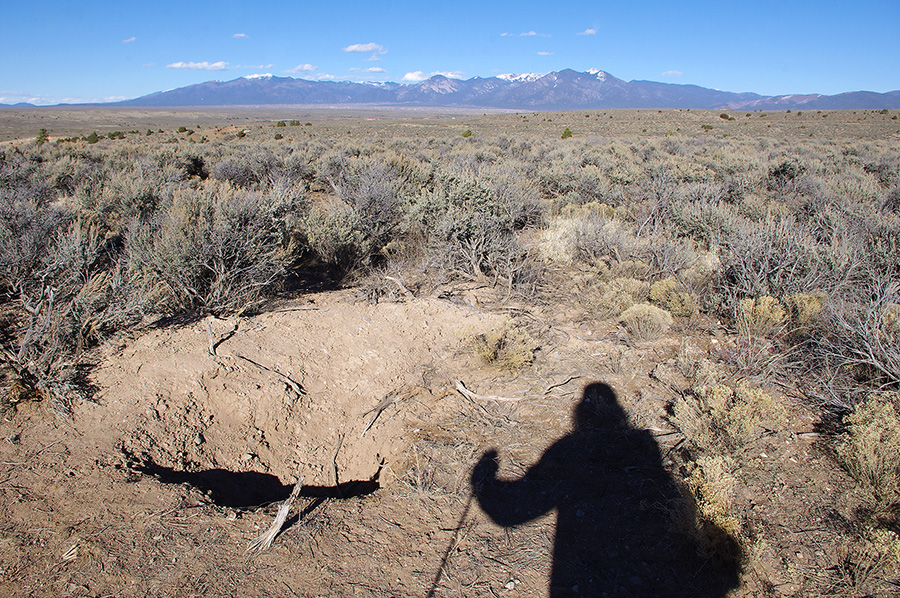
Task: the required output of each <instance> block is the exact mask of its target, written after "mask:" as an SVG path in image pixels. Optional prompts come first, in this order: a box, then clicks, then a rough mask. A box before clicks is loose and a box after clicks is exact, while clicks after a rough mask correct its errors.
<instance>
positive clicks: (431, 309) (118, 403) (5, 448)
mask: <svg viewBox="0 0 900 598" xmlns="http://www.w3.org/2000/svg"><path fill="white" fill-rule="evenodd" d="M513 316H514V319H513V322H514V323H515V325H516V326H521V327H523V328H525V329H527V330H528V331H529V333H530V334H531V335H532V336H534V337H535V338H537V339H538V340H539V342H540V344H541V349H540V351H539V353H538V357H537V360H536V362H535V364H534V365H533V366H531V367H529V368H526V369H523V370H520V371H518V372H510V371H503V370H498V369H496V368H494V367H491V366H486V365H484V364H483V363H481V362H480V361H478V360H477V359H476V358H475V357H474V356H473V354H472V352H471V350H469V349H468V347H467V346H466V344H465V343H464V342H463V340H462V336H463V332H465V331H472V330H482V329H483V330H486V329H487V328H489V327H490V326H492V325H495V324H497V323H500V322H502V321H504V320H506V319H508V318H510V317H513ZM691 329H692V330H704V329H705V330H706V333H704V335H703V336H702V337H692V336H681V335H680V333H679V332H678V331H675V332H673V335H672V336H670V337H667V338H663V339H660V340H658V341H653V342H645V343H634V342H631V341H630V340H629V339H628V338H627V336H626V335H624V333H623V331H621V330H618V329H616V328H614V327H610V326H609V325H608V324H607V325H601V324H597V323H596V322H592V321H582V320H581V319H580V318H579V314H578V312H577V310H576V308H574V307H566V305H565V302H563V303H562V304H561V305H557V306H556V307H554V308H553V309H552V310H549V309H548V310H546V311H545V310H542V309H539V308H530V309H511V306H508V305H501V304H500V303H499V302H498V301H497V298H496V297H494V296H493V293H492V290H491V289H489V288H483V287H477V286H473V285H469V286H467V287H457V288H454V289H443V290H442V291H441V293H440V294H439V295H438V294H435V295H433V296H429V297H419V298H415V299H411V300H408V301H406V302H402V303H390V302H388V303H379V304H374V305H373V304H370V303H361V302H357V301H356V300H355V296H354V294H353V291H352V290H348V291H338V292H325V293H317V294H314V295H309V296H307V297H305V298H304V299H302V300H296V301H294V302H291V303H287V304H284V305H282V306H281V307H280V308H278V309H277V310H274V311H271V312H269V313H265V314H262V315H258V316H254V317H244V318H233V319H228V320H218V319H212V318H210V319H206V320H199V321H195V322H189V323H182V324H179V325H158V326H155V327H150V328H148V329H145V330H142V331H139V332H135V333H133V334H131V335H130V336H128V337H123V338H119V339H117V340H115V341H114V342H110V343H108V344H107V345H106V346H105V347H104V348H103V355H102V361H100V363H99V365H98V367H96V369H95V370H94V371H93V374H92V381H93V383H94V384H95V385H96V388H97V393H96V402H94V403H82V404H79V405H77V406H76V409H75V413H74V417H73V418H72V419H71V420H60V419H56V418H54V417H53V416H52V415H50V414H49V413H48V412H46V410H45V409H44V407H43V406H42V405H40V404H26V405H22V406H20V408H19V409H18V411H17V412H11V413H8V414H7V415H6V417H5V419H4V420H3V421H2V422H0V438H2V440H0V497H2V501H3V503H2V504H3V510H2V513H0V562H2V567H0V594H2V595H5V596H159V595H171V596H207V595H209V596H215V595H245V596H500V595H504V596H539V595H545V594H546V592H547V588H548V586H549V585H550V579H551V569H553V571H554V573H553V575H554V578H556V579H559V578H560V577H559V569H558V567H559V566H560V565H561V561H560V556H559V555H560V553H559V550H560V547H561V544H560V542H562V541H563V538H562V537H561V536H562V533H563V532H562V531H559V530H557V527H556V525H557V514H558V515H559V517H560V518H562V517H563V513H565V512H569V511H571V512H572V513H574V514H575V515H574V516H577V517H584V519H583V520H582V519H579V520H578V521H584V522H585V525H587V526H589V527H590V526H601V527H602V526H607V527H602V529H606V530H607V532H604V538H605V539H597V538H592V539H590V540H586V539H584V538H580V539H579V538H576V539H574V540H572V542H574V544H573V546H574V549H575V550H576V552H579V551H584V552H585V554H598V552H599V551H600V550H601V548H602V550H603V551H604V552H603V556H604V558H606V559H608V561H609V562H611V563H614V564H615V569H614V570H613V568H609V570H608V571H607V569H604V571H605V573H604V575H605V577H602V579H601V580H600V581H599V582H597V583H600V584H601V586H600V587H602V588H603V592H602V594H601V593H600V592H599V591H596V592H595V591H594V590H590V591H588V590H585V591H582V593H581V594H573V595H609V596H617V595H659V594H658V593H657V592H658V590H659V588H660V587H667V588H669V590H668V591H667V593H668V595H685V596H689V595H708V596H720V595H724V593H725V590H726V589H727V588H728V587H729V586H733V585H735V584H736V583H737V579H738V575H739V578H740V586H739V587H737V588H734V589H732V591H731V593H730V594H729V595H734V596H756V595H764V594H771V595H803V594H805V595H810V594H815V593H819V592H820V591H821V589H822V588H823V587H827V584H828V583H830V582H829V579H830V578H829V575H830V574H829V572H828V571H829V569H828V568H829V567H833V566H836V565H837V564H839V562H840V551H839V548H840V545H841V539H840V525H839V523H840V521H841V520H842V519H844V520H847V519H849V518H850V517H852V513H853V510H854V509H855V508H857V507H858V506H859V505H860V504H861V503H862V497H860V496H857V495H856V494H855V493H854V492H853V491H851V490H849V488H850V487H851V484H850V483H849V481H848V480H847V478H846V477H845V476H844V475H843V474H842V473H841V472H840V471H839V470H838V469H837V468H836V467H834V466H833V465H832V464H831V463H830V462H829V461H828V459H827V458H826V457H825V456H824V454H823V453H822V452H821V451H819V450H818V449H817V448H816V446H815V444H814V443H815V435H814V434H812V432H813V426H814V424H815V420H814V419H813V418H812V416H811V415H810V414H808V413H807V412H806V411H805V410H804V409H803V408H802V407H801V406H800V405H798V404H794V403H790V406H791V409H792V412H793V415H792V419H791V423H790V426H789V427H788V428H787V429H785V430H779V431H777V432H772V433H771V434H766V435H764V436H762V437H760V438H759V439H758V441H756V442H753V443H751V444H750V445H748V447H747V449H746V450H747V451H750V452H751V453H752V458H749V459H747V462H748V463H750V464H751V466H748V467H747V468H746V471H742V472H739V474H740V475H739V477H740V479H741V480H745V482H742V484H741V486H740V496H739V498H738V500H737V505H736V511H737V512H739V513H741V514H742V515H743V516H744V517H746V520H747V521H748V522H749V525H751V526H756V529H755V530H754V533H755V537H757V538H764V539H765V541H764V542H758V543H757V544H756V545H755V546H754V547H753V550H754V551H756V553H755V554H754V555H752V556H753V558H752V559H747V560H746V562H747V563H750V564H749V565H747V566H745V567H744V570H743V572H740V573H739V572H738V571H737V570H735V569H734V568H731V569H729V565H728V563H718V562H717V561H709V560H707V559H705V558H701V557H700V556H698V553H697V552H696V550H694V548H696V547H695V546H692V545H691V542H690V541H689V540H687V539H685V537H684V536H682V535H679V532H678V530H677V529H676V527H677V526H674V525H673V524H672V521H673V513H674V510H676V507H677V504H678V499H677V498H673V497H672V496H668V498H667V499H666V500H663V499H662V498H660V497H661V496H664V495H665V494H666V492H669V490H665V489H666V488H670V489H671V488H675V485H674V484H675V480H677V479H680V478H681V477H682V476H683V473H684V472H681V471H679V468H680V467H681V466H682V462H683V460H682V459H681V458H680V448H679V447H680V444H679V440H680V435H679V434H677V433H674V430H673V429H672V428H671V427H670V426H669V424H668V423H667V421H666V417H667V414H666V410H667V407H668V405H669V403H670V401H671V400H673V399H674V397H675V396H676V394H677V392H678V391H679V390H680V389H683V388H686V386H687V384H688V381H687V379H686V378H684V377H683V375H682V374H681V373H680V369H679V366H678V364H679V363H683V362H684V360H685V359H699V358H701V357H714V356H715V350H717V349H715V347H720V346H722V345H723V344H725V345H727V344H728V343H729V342H731V341H729V339H728V338H727V335H725V334H724V333H723V331H721V330H720V329H718V328H717V326H716V325H715V323H714V322H706V323H703V322H699V323H698V322H695V323H693V324H692V325H691ZM713 339H715V340H716V342H715V343H711V342H710V341H711V340H713ZM211 348H212V349H213V352H214V353H215V354H212V352H211ZM457 381H462V382H464V384H465V385H466V387H467V388H468V389H470V390H471V391H473V392H474V393H476V396H474V397H473V396H469V397H468V398H467V397H466V396H464V395H463V394H461V393H460V392H458V391H456V390H455V386H456V383H457ZM595 382H600V383H603V384H606V385H609V388H610V389H611V393H614V396H615V402H616V403H617V404H618V406H617V409H621V412H622V414H623V417H627V422H628V423H627V426H625V427H622V428H621V429H620V430H619V429H618V428H617V430H618V431H610V432H609V435H608V436H598V437H596V438H595V439H594V440H592V441H591V442H592V443H593V444H596V445H597V446H601V447H606V448H604V449H603V450H605V451H606V453H603V455H604V456H602V459H603V461H602V463H603V465H602V468H601V467H600V466H599V465H597V463H600V461H596V459H600V458H601V457H598V456H597V455H596V454H595V453H590V455H592V456H590V457H585V458H582V457H581V456H579V455H581V453H579V452H577V451H575V450H574V449H573V451H572V452H570V453H569V454H568V455H566V456H564V457H563V461H569V463H561V464H559V466H558V468H557V470H556V471H559V472H563V473H564V474H565V475H563V474H560V476H561V477H557V478H554V479H556V480H557V481H555V482H546V480H545V481H539V482H535V483H537V484H538V488H539V489H540V491H539V492H538V494H539V495H540V494H541V493H546V492H548V491H551V490H552V489H553V488H555V487H556V486H559V485H562V486H563V487H568V486H566V484H569V483H571V479H576V480H578V479H579V478H580V479H581V480H582V481H578V482H577V483H575V485H574V486H572V488H573V489H572V490H570V491H567V492H570V493H572V494H578V493H579V492H581V490H580V489H581V488H588V489H591V491H590V492H588V493H587V496H588V498H587V499H581V500H582V502H580V503H578V504H577V505H576V506H572V507H571V509H569V507H568V506H566V503H565V502H557V503H554V504H555V505H556V506H555V507H553V508H551V510H550V511H548V512H546V513H545V514H542V513H543V511H541V510H540V509H537V510H536V511H535V514H534V515H533V516H532V515H529V516H528V517H527V518H526V519H530V520H527V521H524V522H519V524H517V525H514V526H512V527H509V526H508V525H501V524H504V523H507V522H505V521H504V520H503V517H504V515H503V513H513V512H516V511H517V510H519V509H520V508H522V509H526V510H527V509H528V508H529V506H530V504H529V503H528V499H524V498H523V499H521V500H522V502H516V500H518V499H515V498H513V500H512V502H508V503H502V502H496V501H495V502H494V503H491V500H489V497H488V494H487V493H485V494H484V495H483V496H480V497H479V498H478V499H473V495H472V486H471V484H470V478H471V477H472V476H473V472H475V471H476V470H479V468H481V470H483V469H484V468H485V467H488V468H489V465H490V464H489V463H488V462H487V461H484V460H483V454H484V452H485V451H486V450H488V449H491V448H496V449H497V450H498V451H499V455H498V463H499V477H500V478H501V479H509V480H512V479H517V478H520V477H521V476H522V475H523V474H524V473H525V472H526V471H528V470H529V468H530V467H531V466H532V464H534V463H536V462H537V461H539V460H540V459H541V457H542V455H544V454H545V451H546V452H547V453H546V455H545V460H546V458H548V457H547V455H550V454H551V453H552V452H553V451H547V449H548V447H550V446H551V445H553V443H554V442H557V441H559V439H560V438H564V437H567V436H566V435H569V436H568V437H567V438H569V440H565V441H559V442H557V445H558V446H569V445H567V444H566V442H569V443H570V444H571V443H573V442H574V443H575V444H574V445H573V446H579V447H582V448H583V447H584V446H586V444H585V443H581V444H579V442H581V441H579V440H578V438H581V437H578V436H577V435H571V434H570V433H571V432H572V424H573V420H572V413H573V409H574V408H575V407H576V406H577V405H579V402H580V401H581V399H582V390H583V388H584V387H585V385H587V384H588V383H595ZM298 390H299V392H298ZM785 400H786V399H785ZM376 415H377V417H375V416H376ZM623 421H624V420H623ZM599 427H600V428H603V426H602V425H601V426H599ZM573 438H574V439H575V440H571V439H573ZM598 438H599V440H598ZM616 438H625V439H626V440H627V442H629V443H631V444H627V443H626V445H623V446H626V447H635V448H634V451H635V452H634V453H632V449H631V448H621V449H616V448H615V447H617V446H619V444H617V443H618V442H619V440H615V439H616ZM628 439H630V440H628ZM623 442H625V441H623ZM560 443H561V444H560ZM578 450H581V449H578ZM591 450H594V449H591ZM610 451H612V453H610ZM616 451H619V452H616ZM558 452H559V450H557V453H558ZM585 454H589V453H585ZM635 454H638V455H644V457H645V459H644V460H643V461H637V462H635V461H634V459H635V458H636V457H635ZM480 460H481V461H480ZM592 460H593V461H592ZM532 471H533V475H532V477H533V478H534V479H535V480H542V479H543V478H540V477H539V475H538V473H537V469H534V470H532ZM565 472H568V473H565ZM301 476H303V477H304V487H303V491H302V492H301V497H300V499H299V500H298V502H297V503H296V505H295V509H294V511H293V512H292V513H291V517H290V518H289V519H288V522H287V524H286V526H285V529H284V531H283V532H282V533H281V534H280V535H279V536H278V537H277V538H276V540H275V543H274V545H273V546H272V547H271V548H270V549H269V550H268V551H265V552H262V553H256V552H248V551H247V547H248V545H249V543H250V542H251V541H252V540H253V538H255V537H256V536H257V535H259V534H260V533H262V532H263V531H265V530H266V529H267V528H268V527H269V526H270V525H271V523H272V521H273V518H274V515H275V512H276V511H277V507H278V501H280V500H283V499H284V498H285V497H286V496H287V494H288V493H289V492H290V489H291V487H292V486H293V484H294V483H295V482H296V481H297V480H298V479H299V477H301ZM567 479H568V480H569V481H566V480H567ZM514 487H515V485H513V486H508V485H503V484H500V486H497V488H514ZM532 490H534V488H532ZM497 492H501V494H502V492H505V490H503V491H501V490H498V491H497ZM497 496H500V494H497ZM522 496H525V495H522ZM497 500H499V499H497ZM573 500H574V499H573ZM536 501H537V502H540V501H539V500H537V499H536ZM537 502H536V503H535V504H537ZM572 504H573V505H574V504H575V503H572ZM498 508H499V510H500V512H501V514H500V515H499V517H500V523H499V524H498V523H496V522H495V521H496V520H497V514H496V513H494V514H493V515H494V516H493V518H492V517H489V516H488V514H486V512H485V509H487V510H488V511H491V510H492V509H493V510H495V511H496V510H497V509H498ZM567 509H569V511H567ZM610 514H613V515H614V517H610ZM560 521H562V519H560ZM601 527H598V528H596V529H601ZM561 529H562V528H560V530H561ZM591 529H594V528H593V527H591ZM557 536H560V537H557ZM573 537H574V536H573ZM554 541H556V543H557V545H556V550H557V553H556V554H557V558H556V560H557V562H554V557H553V554H554ZM569 548H572V547H571V546H570V547H569ZM570 552H571V551H570ZM621 572H625V573H627V575H624V576H623V575H620V573H621ZM595 581H596V580H593V581H591V583H595ZM585 583H587V581H586V580H585ZM832 585H833V584H832ZM590 587H592V588H593V587H596V586H590ZM556 591H557V593H556V594H554V595H568V594H561V593H560V592H559V591H558V589H557V590H556Z"/></svg>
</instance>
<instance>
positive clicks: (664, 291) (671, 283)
mask: <svg viewBox="0 0 900 598" xmlns="http://www.w3.org/2000/svg"><path fill="white" fill-rule="evenodd" d="M650 301H652V302H653V303H655V304H657V305H659V306H660V307H662V308H664V309H667V310H669V312H670V313H671V314H672V315H673V316H691V315H693V314H694V313H696V312H697V302H696V301H695V300H694V297H693V296H691V294H690V293H688V292H686V291H683V290H681V288H680V285H679V284H678V281H677V280H675V279H674V278H672V277H669V278H664V279H662V280H658V281H656V282H655V283H653V285H652V286H651V287H650Z"/></svg>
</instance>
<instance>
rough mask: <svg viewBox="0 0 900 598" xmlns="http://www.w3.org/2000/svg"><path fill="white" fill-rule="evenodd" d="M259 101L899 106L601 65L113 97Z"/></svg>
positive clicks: (157, 101)
mask: <svg viewBox="0 0 900 598" xmlns="http://www.w3.org/2000/svg"><path fill="white" fill-rule="evenodd" d="M266 104H270V105H271V104H320V105H335V104H387V105H408V106H444V107H450V106H456V107H477V108H506V109H519V110H577V109H604V108H682V109H687V108H692V109H713V110H718V109H732V110H785V109H791V108H798V109H807V110H808V109H819V110H847V109H860V110H862V109H882V108H888V109H898V108H900V90H898V91H890V92H887V93H875V92H870V91H852V92H847V93H841V94H837V95H830V96H829V95H821V94H807V95H798V94H793V95H781V96H763V95H760V94H756V93H734V92H729V91H719V90H715V89H709V88H706V87H700V86H699V85H683V84H677V83H659V82H655V81H623V80H622V79H618V78H616V77H614V76H613V75H611V74H609V73H607V72H606V71H601V70H599V69H590V70H588V71H587V72H584V73H580V72H577V71H574V70H571V69H565V70H562V71H558V72H552V73H547V74H545V75H541V74H537V73H523V74H520V75H514V74H506V75H498V76H496V77H488V78H482V77H472V78H471V79H466V80H462V79H451V78H448V77H445V76H444V75H435V76H433V77H431V78H429V79H426V80H424V81H420V82H418V83H414V84H407V85H404V84H400V83H391V82H372V83H356V82H351V81H309V80H307V79H295V78H293V77H276V76H273V75H249V76H247V77H241V78H239V79H234V80H231V81H207V82H205V83H198V84H196V85H189V86H187V87H180V88H178V89H172V90H169V91H161V92H157V93H152V94H149V95H146V96H142V97H139V98H135V99H133V100H125V101H122V102H116V103H115V105H117V106H157V107H165V106H237V105H266Z"/></svg>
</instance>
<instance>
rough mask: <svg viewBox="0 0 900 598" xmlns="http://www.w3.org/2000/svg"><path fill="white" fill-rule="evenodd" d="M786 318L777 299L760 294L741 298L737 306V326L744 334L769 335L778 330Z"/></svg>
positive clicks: (785, 313)
mask: <svg viewBox="0 0 900 598" xmlns="http://www.w3.org/2000/svg"><path fill="white" fill-rule="evenodd" d="M786 318H787V312H786V311H785V309H784V307H782V305H781V303H779V301H778V299H775V298H774V297H769V296H766V295H764V296H761V297H757V298H755V299H753V298H749V297H748V298H747V299H741V301H740V303H739V304H738V307H737V317H736V321H737V327H738V331H739V332H740V333H741V334H742V335H744V336H769V335H770V334H772V333H774V332H776V331H778V329H779V328H781V326H782V325H783V324H784V322H785V320H786Z"/></svg>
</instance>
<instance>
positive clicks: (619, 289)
mask: <svg viewBox="0 0 900 598" xmlns="http://www.w3.org/2000/svg"><path fill="white" fill-rule="evenodd" d="M576 284H577V295H576V299H577V301H578V303H579V304H581V305H582V306H584V308H585V309H586V310H587V312H588V313H589V314H590V315H591V316H592V317H594V318H597V319H601V320H602V319H606V318H611V317H614V316H618V315H619V314H621V313H622V312H623V311H625V310H626V309H628V308H629V307H631V306H632V305H634V304H635V303H639V302H643V301H646V299H647V293H648V292H649V288H650V285H648V284H647V283H646V282H643V281H640V280H637V279H635V278H630V277H619V278H613V279H612V280H606V281H598V280H597V277H595V276H588V277H585V278H583V279H581V280H579V281H577V282H576Z"/></svg>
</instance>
